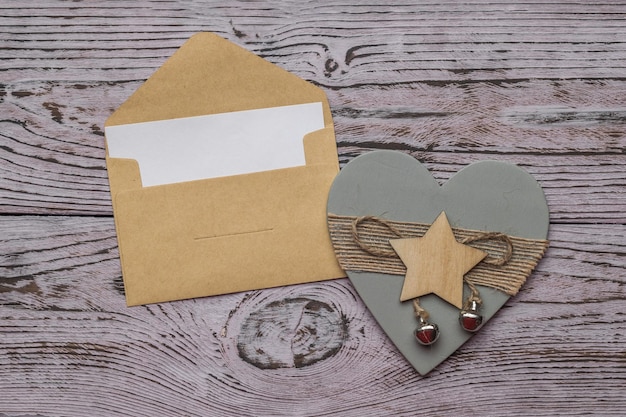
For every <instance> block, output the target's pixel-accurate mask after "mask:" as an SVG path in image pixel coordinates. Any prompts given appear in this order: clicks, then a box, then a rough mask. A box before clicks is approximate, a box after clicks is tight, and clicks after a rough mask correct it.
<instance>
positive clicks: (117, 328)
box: [0, 0, 626, 417]
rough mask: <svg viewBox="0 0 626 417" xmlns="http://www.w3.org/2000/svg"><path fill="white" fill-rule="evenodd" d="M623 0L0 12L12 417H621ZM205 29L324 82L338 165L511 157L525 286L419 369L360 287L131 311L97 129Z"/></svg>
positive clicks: (104, 5)
mask: <svg viewBox="0 0 626 417" xmlns="http://www.w3.org/2000/svg"><path fill="white" fill-rule="evenodd" d="M625 23H626V3H624V2H623V1H604V2H602V3H592V4H588V3H584V2H574V1H559V2H526V3H520V2H515V3H511V2H503V1H490V0H487V1H468V2H456V1H440V2H427V1H417V2H412V3H399V4H387V3H385V2H374V1H358V2H357V1H354V2H345V1H343V2H341V1H338V0H329V1H324V2H318V1H316V2H314V1H303V2H284V1H276V0H273V1H258V2H249V1H229V2H218V1H210V0H207V1H202V0H193V1H181V0H168V1H156V0H140V1H136V2H132V3H128V4H126V3H120V2H115V1H109V0H103V1H100V2H97V3H94V2H88V1H84V0H83V1H72V2H69V1H62V0H42V1H38V2H36V4H34V3H33V4H30V3H24V2H2V3H0V392H1V393H2V395H0V416H2V417H6V416H11V417H16V416H31V415H45V416H84V415H90V416H111V415H116V416H118V415H119V416H125V415H127V416H155V415H159V416H180V415H185V416H207V415H209V416H240V415H258V416H282V415H285V416H287V415H289V416H331V415H341V416H381V415H398V416H413V415H465V414H476V415H485V416H503V415H515V416H518V415H532V416H554V415H568V416H576V415H615V416H622V415H626V404H624V402H623V397H624V389H625V388H626V354H625V352H626V348H625V346H626V333H625V331H624V329H625V328H626V323H625V320H626V319H625V315H624V311H623V310H624V298H625V295H626V290H625V286H626V262H625V259H626V215H625V214H624V213H626V174H624V172H625V170H626V133H625V129H624V127H625V126H626V101H625V99H624V97H626V77H625V76H624V74H626V24H625ZM198 31H212V32H215V33H217V34H219V35H221V36H223V37H225V38H227V39H229V40H232V41H233V42H235V43H237V44H239V45H242V46H243V47H245V48H246V49H248V50H251V51H253V52H255V53H257V54H258V55H260V56H263V57H264V58H266V59H268V60H269V61H271V62H274V63H276V64H278V65H279V66H281V67H283V68H285V69H287V70H289V71H291V72H293V73H295V74H297V75H299V76H301V77H303V78H305V79H308V80H310V81H312V82H313V83H315V84H317V85H319V86H320V87H321V88H323V89H324V91H325V92H326V94H327V96H328V98H329V101H330V104H331V108H332V111H333V117H334V122H335V128H336V137H337V143H338V146H339V158H340V162H341V163H342V164H345V163H346V162H348V161H349V160H351V159H352V158H353V157H355V156H356V155H359V154H361V153H364V152H368V151H370V150H372V149H395V150H399V151H402V152H406V153H409V154H411V155H413V156H415V157H416V158H418V159H420V160H421V161H423V162H424V163H425V164H426V166H427V167H428V168H429V169H430V170H431V171H432V172H433V175H434V176H435V178H436V179H437V180H439V181H440V182H443V181H446V180H447V179H448V178H450V177H451V176H452V175H453V174H454V173H456V172H457V171H458V170H459V169H461V168H462V167H464V166H466V165H468V164H469V163H471V162H474V161H478V160H484V159H496V160H504V161H509V162H514V163H517V164H519V165H520V166H522V167H523V168H524V169H526V170H527V171H528V172H530V173H531V174H532V175H533V176H535V178H537V179H538V180H539V182H540V184H541V185H542V187H543V188H544V190H545V193H546V197H547V200H548V204H549V206H550V210H551V222H552V224H551V229H550V235H549V239H550V242H551V244H550V248H549V249H548V252H547V253H546V255H545V257H544V258H543V260H542V261H541V262H540V264H539V266H538V267H537V269H536V271H535V272H534V273H533V275H532V276H531V278H530V279H529V280H528V282H527V284H526V285H525V286H524V288H523V289H522V291H521V292H520V293H519V294H518V295H517V296H516V297H514V298H513V299H512V300H510V301H509V302H508V303H507V305H506V306H505V308H504V309H503V310H501V311H500V312H499V313H498V315H497V316H496V317H495V318H494V319H493V320H492V321H490V322H489V323H488V324H487V325H486V327H485V328H484V329H482V330H481V332H480V333H478V334H477V335H476V336H475V337H473V338H472V340H470V342H469V343H467V344H466V345H465V346H463V347H462V348H461V349H460V350H459V351H457V352H456V353H455V354H454V355H453V356H452V357H451V358H449V360H448V361H446V362H444V363H443V364H442V365H441V366H439V367H438V368H436V369H435V370H434V371H433V372H432V373H431V374H429V375H428V376H427V377H424V378H422V377H420V376H419V375H418V374H417V373H416V372H415V371H414V370H413V369H412V368H411V367H410V366H409V365H408V364H407V363H406V362H405V361H404V360H403V359H402V358H401V357H400V355H399V353H398V352H397V351H396V350H395V348H394V347H393V345H392V344H391V343H390V342H389V340H388V339H387V338H386V337H385V336H384V334H383V333H382V332H381V331H380V329H379V328H378V326H377V325H376V323H375V322H374V321H373V319H372V317H371V316H370V314H369V313H368V311H367V310H366V309H365V307H364V306H363V305H362V303H361V301H360V299H359V298H358V296H357V294H356V293H355V292H354V290H353V288H352V286H351V285H350V283H349V281H347V280H345V279H344V280H336V281H332V282H324V283H319V284H308V285H299V286H291V287H283V288H275V289H269V290H263V291H254V292H249V293H241V294H230V295H224V296H219V297H211V298H204V299H195V300H188V301H182V302H174V303H163V304H158V305H150V306H145V307H133V308H127V307H126V306H125V303H124V296H123V284H122V280H121V272H120V266H119V258H118V257H119V254H118V251H117V242H116V236H115V230H114V223H113V219H112V210H111V203H110V196H109V190H108V181H107V176H106V169H105V164H104V140H103V133H102V131H103V124H104V120H105V119H106V118H107V117H108V116H109V115H110V114H111V113H112V111H113V110H114V109H115V108H116V107H117V106H119V105H120V104H121V103H122V102H123V101H124V100H125V99H126V98H127V97H128V96H129V95H130V94H132V92H133V91H134V90H135V89H136V88H137V87H139V86H140V85H141V83H142V82H143V80H145V79H146V78H147V77H148V76H150V74H152V73H153V72H154V71H155V70H156V69H157V68H158V67H159V66H160V65H161V64H162V63H163V62H164V61H165V60H166V59H167V57H169V56H170V55H171V54H172V53H173V52H174V51H175V50H176V49H177V48H178V47H179V46H180V45H181V44H182V43H183V42H184V41H185V40H186V39H187V38H188V37H189V36H191V35H192V34H193V33H195V32H198Z"/></svg>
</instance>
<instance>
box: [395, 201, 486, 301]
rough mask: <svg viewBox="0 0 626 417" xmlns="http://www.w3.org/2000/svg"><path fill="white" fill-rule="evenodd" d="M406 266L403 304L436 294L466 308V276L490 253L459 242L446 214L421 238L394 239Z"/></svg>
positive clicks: (396, 248) (398, 252) (401, 295)
mask: <svg viewBox="0 0 626 417" xmlns="http://www.w3.org/2000/svg"><path fill="white" fill-rule="evenodd" d="M389 243H390V244H391V246H392V247H393V249H394V250H395V251H396V253H397V254H398V256H399V257H400V259H401V260H402V262H403V263H404V265H405V266H406V276H405V278H404V285H403V286H402V293H401V294H400V301H407V300H411V299H413V298H417V297H421V296H423V295H427V294H431V293H434V294H436V295H437V296H439V297H441V298H442V299H443V300H445V301H447V302H448V303H450V304H452V305H453V306H455V307H457V308H459V309H461V308H463V275H465V274H466V273H467V272H468V271H469V270H471V269H472V268H473V267H474V266H476V265H477V264H478V263H479V262H480V261H482V260H483V259H484V258H485V257H486V256H487V253H486V252H483V251H481V250H479V249H476V248H473V247H471V246H468V245H465V244H463V243H459V242H457V240H456V238H455V237H454V233H453V232H452V228H451V227H450V223H449V222H448V217H447V216H446V213H445V212H443V211H442V212H441V214H439V216H438V217H437V219H436V220H435V222H434V223H433V224H432V225H431V226H430V228H429V229H428V231H427V232H426V234H424V236H423V237H419V238H408V239H390V240H389Z"/></svg>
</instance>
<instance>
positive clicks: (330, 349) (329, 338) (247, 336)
mask: <svg viewBox="0 0 626 417" xmlns="http://www.w3.org/2000/svg"><path fill="white" fill-rule="evenodd" d="M347 334H348V330H347V323H346V319H345V318H344V317H343V316H342V315H341V314H340V313H339V312H338V311H337V310H335V309H334V308H333V307H331V306H330V305H328V304H326V303H324V302H321V301H318V300H313V299H310V298H288V299H284V300H280V301H273V302H270V303H268V304H266V305H264V306H263V307H261V308H260V309H258V310H256V311H254V312H253V313H252V314H250V315H249V316H248V317H246V318H245V319H244V320H243V322H242V324H241V329H240V332H239V335H238V339H237V349H238V352H239V356H240V357H241V358H242V359H243V360H244V361H246V362H248V363H250V364H252V365H254V366H256V367H257V368H261V369H277V368H301V367H304V366H309V365H312V364H314V363H316V362H319V361H322V360H324V359H327V358H329V357H331V356H334V355H335V354H336V353H337V352H338V351H339V350H340V349H341V346H342V345H343V343H344V341H345V340H346V338H347Z"/></svg>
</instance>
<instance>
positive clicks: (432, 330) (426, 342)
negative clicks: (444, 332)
mask: <svg viewBox="0 0 626 417" xmlns="http://www.w3.org/2000/svg"><path fill="white" fill-rule="evenodd" d="M438 338H439V328H438V327H437V325H436V324H434V323H429V322H427V321H426V320H424V319H422V318H421V317H420V325H419V327H418V328H417V329H415V339H416V340H417V342H418V343H419V344H420V345H423V346H430V345H432V344H433V343H435V342H436V341H437V339H438Z"/></svg>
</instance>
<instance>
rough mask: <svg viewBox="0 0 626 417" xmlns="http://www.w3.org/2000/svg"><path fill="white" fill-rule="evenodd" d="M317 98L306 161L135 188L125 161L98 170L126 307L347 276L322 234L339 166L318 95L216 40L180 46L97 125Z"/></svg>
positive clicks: (132, 164)
mask: <svg viewBox="0 0 626 417" xmlns="http://www.w3.org/2000/svg"><path fill="white" fill-rule="evenodd" d="M315 102H321V103H322V106H323V113H324V124H325V126H326V127H325V128H324V129H321V130H318V131H315V132H312V133H310V134H308V135H306V136H305V137H304V138H303V143H304V150H305V160H306V165H304V166H298V167H293V168H284V169H276V170H270V171H263V172H256V173H250V174H243V175H234V176H228V177H221V178H210V179H200V180H195V181H188V182H181V183H175V184H166V185H157V186H151V187H143V186H142V182H141V176H140V173H139V166H138V163H137V161H135V160H133V159H122V158H112V157H109V155H108V151H107V161H106V162H107V169H108V174H109V182H110V187H111V196H112V201H113V211H114V217H115V225H116V229H117V235H118V243H119V250H120V259H121V264H122V275H123V279H124V287H125V290H126V302H127V304H128V305H140V304H149V303H156V302H162V301H171V300H179V299H185V298H193V297H201V296H208V295H216V294H224V293H231V292H238V291H245V290H252V289H260V288H268V287H275V286H281V285H289V284H297V283H304V282H312V281H320V280H325V279H333V278H340V277H343V276H345V274H344V273H343V271H342V270H341V268H340V267H339V265H338V263H337V260H336V258H335V254H334V251H333V248H332V245H331V242H330V237H329V235H328V230H327V227H326V202H327V199H328V191H329V189H330V185H331V183H332V181H333V179H334V178H335V175H336V174H337V172H338V171H339V165H338V161H337V149H336V145H335V137H334V130H333V124H332V117H331V113H330V107H329V105H328V101H327V99H326V96H325V94H324V92H323V91H322V90H320V89H319V88H317V87H315V86H314V85H312V84H310V83H308V82H306V81H304V80H302V79H300V78H298V77H296V76H295V75H293V74H290V73H288V72H287V71H285V70H283V69H281V68H279V67H277V66H275V65H273V64H271V63H269V62H267V61H265V60H263V59H262V58H259V57H257V56H256V55H254V54H252V53H250V52H248V51H246V50H245V49H243V48H241V47H239V46H236V45H235V44H233V43H231V42H228V41H226V40H224V39H222V38H220V37H218V36H216V35H213V34H209V33H200V34H197V35H194V36H193V37H192V38H191V39H189V40H188V41H187V42H186V43H185V44H184V45H183V46H182V47H181V48H180V49H179V50H178V51H177V52H176V53H175V54H174V55H173V56H172V57H171V58H169V59H168V60H167V61H166V62H165V64H164V65H163V66H162V67H161V68H159V69H158V70H157V71H156V72H155V73H154V74H153V75H152V76H151V77H150V78H149V79H148V80H147V81H146V82H145V83H144V84H143V85H142V86H141V87H140V88H139V89H138V90H137V91H136V92H135V93H134V94H133V95H132V96H131V97H130V98H129V99H128V100H127V101H126V102H125V103H123V104H122V105H121V106H120V107H119V108H118V109H117V110H116V111H115V112H114V113H113V114H112V115H111V117H110V118H109V119H108V120H107V121H106V124H105V126H107V127H108V126H117V125H122V124H130V123H140V122H150V121H158V120H167V119H175V118H183V117H192V116H201V115H209V114H217V113H226V112H233V111H242V110H254V109H263V108H269V107H278V106H287V105H295V104H305V103H315Z"/></svg>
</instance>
